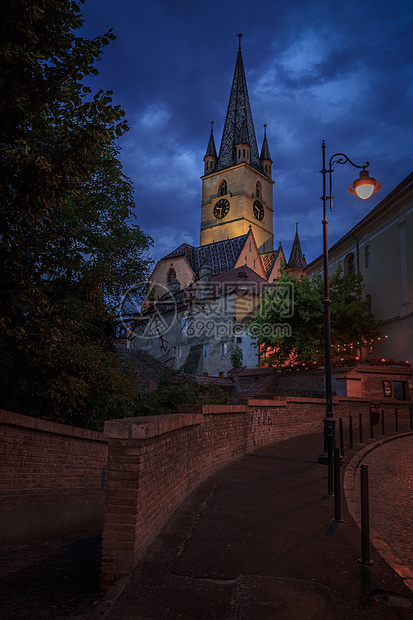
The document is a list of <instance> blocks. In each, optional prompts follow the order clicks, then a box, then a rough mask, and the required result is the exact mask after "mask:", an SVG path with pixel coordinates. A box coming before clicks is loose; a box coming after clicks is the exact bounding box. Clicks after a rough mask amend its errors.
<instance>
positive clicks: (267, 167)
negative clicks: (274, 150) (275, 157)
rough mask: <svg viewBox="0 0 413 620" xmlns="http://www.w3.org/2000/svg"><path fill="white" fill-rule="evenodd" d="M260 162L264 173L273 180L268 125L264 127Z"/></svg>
mask: <svg viewBox="0 0 413 620" xmlns="http://www.w3.org/2000/svg"><path fill="white" fill-rule="evenodd" d="M260 162H261V166H262V169H263V170H264V173H265V174H266V175H267V176H268V177H270V178H271V166H272V159H271V155H270V147H269V146H268V142H267V125H264V140H263V141H262V149H261V155H260Z"/></svg>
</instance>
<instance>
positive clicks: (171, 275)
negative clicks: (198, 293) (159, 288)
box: [166, 267, 176, 282]
mask: <svg viewBox="0 0 413 620" xmlns="http://www.w3.org/2000/svg"><path fill="white" fill-rule="evenodd" d="M175 277H176V272H175V269H172V267H171V269H170V270H169V271H168V275H167V277H166V281H167V282H170V281H171V280H173V279H174V278H175Z"/></svg>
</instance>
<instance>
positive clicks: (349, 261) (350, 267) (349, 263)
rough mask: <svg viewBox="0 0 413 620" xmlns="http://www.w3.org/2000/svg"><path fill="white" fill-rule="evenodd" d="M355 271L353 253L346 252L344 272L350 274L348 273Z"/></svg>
mask: <svg viewBox="0 0 413 620" xmlns="http://www.w3.org/2000/svg"><path fill="white" fill-rule="evenodd" d="M355 271H356V262H355V259H354V254H353V252H352V253H351V254H348V255H347V256H346V258H345V259H344V273H346V274H350V273H355Z"/></svg>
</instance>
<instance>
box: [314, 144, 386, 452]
mask: <svg viewBox="0 0 413 620" xmlns="http://www.w3.org/2000/svg"><path fill="white" fill-rule="evenodd" d="M321 151H322V160H323V167H322V170H320V172H321V174H322V175H323V195H322V197H321V200H322V201H323V215H324V218H323V265H324V302H323V303H324V347H325V358H324V359H325V383H326V385H325V394H326V415H325V418H324V452H323V453H322V454H320V455H319V457H318V462H319V463H327V461H328V436H329V435H330V434H331V435H332V436H333V445H335V420H334V417H333V398H332V388H331V323H330V304H331V299H330V286H329V281H328V236H327V224H328V220H327V201H328V200H329V201H330V211H332V210H333V194H332V173H333V168H332V166H333V164H345V163H347V162H348V163H349V164H351V165H352V166H354V168H360V169H361V172H360V175H359V178H358V179H356V180H355V181H354V183H353V184H352V185H351V186H350V187H349V188H348V191H349V192H350V193H351V194H357V196H359V198H361V199H362V200H366V199H367V198H370V196H371V195H372V194H373V193H374V192H377V191H378V190H379V189H380V187H381V184H380V183H379V182H378V181H376V179H373V178H372V177H370V176H369V173H368V172H367V170H366V168H367V167H368V166H369V162H368V161H367V162H366V163H365V164H364V166H357V165H356V164H354V163H353V162H352V161H351V159H350V158H349V157H347V155H344V153H335V155H332V156H331V157H330V159H329V162H328V168H326V145H325V142H324V140H323V143H322V145H321ZM327 175H328V190H329V195H328V196H327Z"/></svg>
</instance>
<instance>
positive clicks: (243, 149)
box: [235, 108, 251, 164]
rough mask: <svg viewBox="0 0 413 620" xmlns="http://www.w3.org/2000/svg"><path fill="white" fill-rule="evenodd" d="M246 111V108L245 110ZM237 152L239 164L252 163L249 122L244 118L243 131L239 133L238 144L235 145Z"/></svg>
mask: <svg viewBox="0 0 413 620" xmlns="http://www.w3.org/2000/svg"><path fill="white" fill-rule="evenodd" d="M244 111H245V108H244ZM235 148H236V151H237V164H242V163H244V162H245V163H246V164H250V163H251V145H250V143H249V138H248V129H247V121H246V119H245V116H244V120H243V121H242V125H241V129H240V131H239V136H238V142H237V144H236V145H235Z"/></svg>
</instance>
